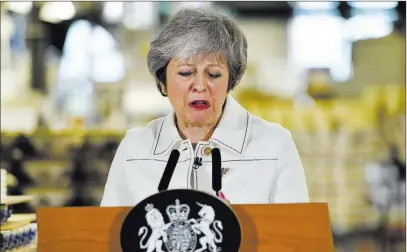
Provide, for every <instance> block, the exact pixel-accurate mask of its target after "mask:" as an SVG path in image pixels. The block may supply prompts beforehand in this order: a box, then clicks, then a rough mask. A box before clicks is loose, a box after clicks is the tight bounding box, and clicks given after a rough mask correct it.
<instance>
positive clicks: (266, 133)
mask: <svg viewBox="0 0 407 252" xmlns="http://www.w3.org/2000/svg"><path fill="white" fill-rule="evenodd" d="M250 121H251V123H250V124H251V125H250V127H251V132H252V138H253V139H256V138H261V139H269V140H270V139H276V140H279V141H284V140H287V139H291V138H292V136H291V132H290V131H289V130H288V129H287V128H285V127H283V126H282V125H281V124H278V123H273V122H269V121H266V120H264V119H262V118H260V117H257V116H253V115H251V116H250Z"/></svg>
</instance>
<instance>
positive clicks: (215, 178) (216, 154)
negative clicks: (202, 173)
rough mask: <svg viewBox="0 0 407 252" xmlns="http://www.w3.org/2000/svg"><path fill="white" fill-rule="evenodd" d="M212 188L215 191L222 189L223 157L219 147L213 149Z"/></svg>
mask: <svg viewBox="0 0 407 252" xmlns="http://www.w3.org/2000/svg"><path fill="white" fill-rule="evenodd" d="M212 189H213V190H214V191H215V192H220V190H221V189H222V159H221V156H220V150H219V149H218V148H213V149H212Z"/></svg>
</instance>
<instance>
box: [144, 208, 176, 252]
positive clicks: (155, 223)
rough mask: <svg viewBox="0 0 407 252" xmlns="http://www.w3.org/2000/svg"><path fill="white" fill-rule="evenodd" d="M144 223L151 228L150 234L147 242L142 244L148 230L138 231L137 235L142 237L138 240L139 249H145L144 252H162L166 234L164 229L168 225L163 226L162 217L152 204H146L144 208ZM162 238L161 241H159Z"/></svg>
mask: <svg viewBox="0 0 407 252" xmlns="http://www.w3.org/2000/svg"><path fill="white" fill-rule="evenodd" d="M145 209H146V211H147V214H146V221H147V224H148V225H149V226H150V227H151V229H152V233H151V235H150V238H148V241H147V242H146V243H145V244H143V242H144V240H145V239H146V236H147V233H148V229H147V227H141V228H140V229H139V232H138V235H139V236H141V235H143V237H142V238H141V239H140V248H141V249H146V248H147V251H146V252H154V251H157V252H164V251H163V250H162V245H163V241H164V242H167V240H168V238H167V233H166V229H167V228H168V227H169V224H165V222H164V217H163V215H162V214H161V213H160V211H158V210H157V209H156V208H154V206H153V205H152V204H148V205H147V206H146V208H145ZM161 238H162V240H161Z"/></svg>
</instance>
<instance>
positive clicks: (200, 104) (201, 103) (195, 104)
mask: <svg viewBox="0 0 407 252" xmlns="http://www.w3.org/2000/svg"><path fill="white" fill-rule="evenodd" d="M188 105H189V107H190V108H192V109H196V110H205V109H208V108H209V107H210V106H211V104H210V102H209V101H207V100H193V101H191V102H190V103H188Z"/></svg>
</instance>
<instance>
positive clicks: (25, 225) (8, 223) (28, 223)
mask: <svg viewBox="0 0 407 252" xmlns="http://www.w3.org/2000/svg"><path fill="white" fill-rule="evenodd" d="M0 171H1V174H0V176H1V181H0V183H1V185H0V190H1V204H0V218H1V235H0V252H4V251H14V252H17V251H26V252H29V251H36V247H37V246H36V244H35V240H36V237H37V224H36V223H34V222H35V220H36V215H35V214H13V205H16V204H20V203H24V202H27V201H30V200H32V199H33V197H32V196H29V195H18V196H11V195H8V194H7V171H6V170H5V169H0Z"/></svg>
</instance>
